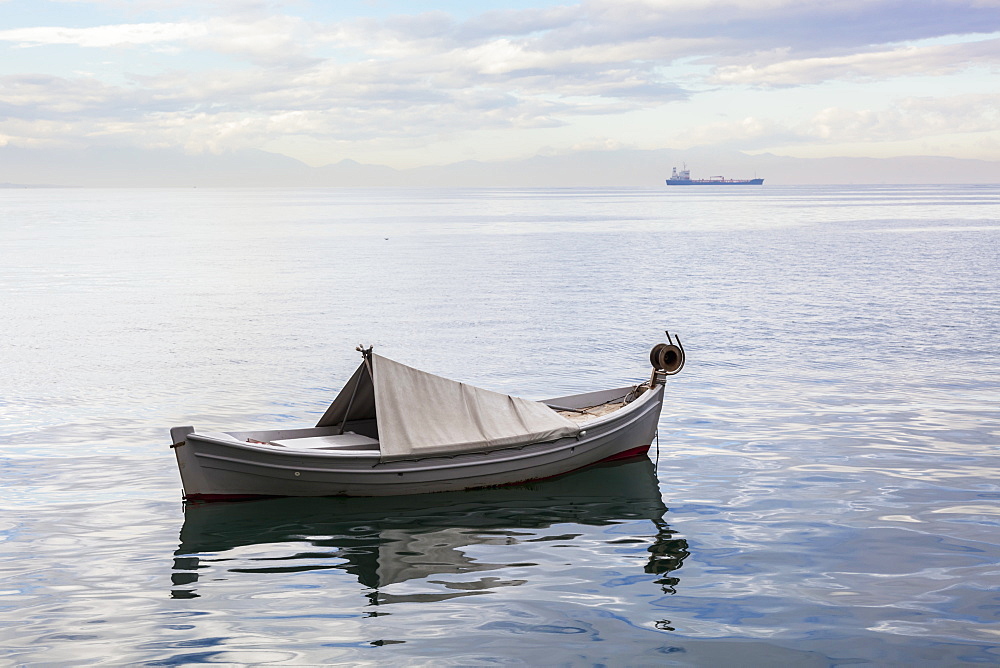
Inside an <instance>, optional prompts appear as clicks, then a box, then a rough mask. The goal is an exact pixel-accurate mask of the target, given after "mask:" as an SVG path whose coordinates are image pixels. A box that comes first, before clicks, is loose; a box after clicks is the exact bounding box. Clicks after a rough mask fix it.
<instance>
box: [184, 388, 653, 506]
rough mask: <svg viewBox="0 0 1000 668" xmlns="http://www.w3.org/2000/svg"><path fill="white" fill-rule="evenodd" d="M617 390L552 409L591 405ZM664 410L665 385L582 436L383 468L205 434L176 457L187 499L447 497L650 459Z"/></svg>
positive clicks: (355, 454)
mask: <svg viewBox="0 0 1000 668" xmlns="http://www.w3.org/2000/svg"><path fill="white" fill-rule="evenodd" d="M626 389H627V388H626ZM617 391H618V390H609V391H607V393H604V392H598V393H590V394H585V395H574V396H571V397H561V398H559V399H553V400H551V402H550V403H553V404H557V405H560V406H568V407H583V406H586V405H588V403H587V402H588V401H591V400H593V398H595V397H598V396H600V395H603V394H610V393H614V392H617ZM662 404H663V386H662V385H659V386H657V387H655V388H653V389H651V390H649V391H647V392H645V393H643V394H642V395H641V396H639V397H638V398H637V399H636V400H634V401H633V402H632V403H630V404H628V405H627V406H625V407H624V408H622V409H620V410H618V411H616V412H614V413H612V414H610V415H608V416H606V417H605V418H599V419H597V420H594V421H592V422H588V423H586V424H585V425H584V428H585V430H584V431H583V432H582V433H581V434H580V435H579V436H577V437H569V438H562V439H559V440H555V441H549V442H546V443H532V444H529V445H523V446H519V447H512V448H504V449H498V450H492V451H486V452H475V453H466V454H460V455H453V456H435V457H422V458H417V459H406V460H399V461H389V462H383V461H380V459H379V456H378V453H377V452H375V451H347V452H330V451H311V452H310V451H301V450H293V449H282V448H278V447H274V446H270V445H267V444H263V443H261V444H256V443H246V442H241V441H239V440H236V439H233V438H225V435H219V436H220V437H214V436H212V435H206V434H197V433H188V434H187V435H186V436H185V438H184V440H183V441H180V442H178V443H175V445H174V452H175V454H176V456H177V463H178V466H179V469H180V472H181V480H182V483H183V486H184V497H185V498H187V499H201V500H216V499H233V498H252V497H260V496H397V495H404V494H421V493H430V492H447V491H457V490H464V489H475V488H482V487H494V486H502V485H513V484H517V483H522V482H527V481H532V480H542V479H546V478H552V477H555V476H558V475H562V474H564V473H568V472H570V471H574V470H577V469H581V468H584V467H587V466H590V465H592V464H596V463H598V462H602V461H609V460H614V459H621V458H627V457H632V456H637V455H641V454H644V453H645V452H646V451H647V450H648V449H649V446H650V444H651V443H652V440H653V437H654V435H655V434H656V428H657V423H658V422H659V417H660V410H661V408H662ZM276 433H277V432H276Z"/></svg>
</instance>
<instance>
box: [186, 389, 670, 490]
mask: <svg viewBox="0 0 1000 668" xmlns="http://www.w3.org/2000/svg"><path fill="white" fill-rule="evenodd" d="M633 387H634V386H628V387H627V388H612V389H615V390H616V389H626V390H627V389H631V388H633ZM608 391H610V390H608ZM657 391H659V392H660V393H661V395H662V393H663V391H664V386H663V385H659V386H657V387H655V388H653V389H652V390H647V391H646V392H643V393H642V394H641V395H639V397H637V398H636V399H635V400H634V401H632V402H630V403H628V404H625V405H624V406H622V407H621V408H620V409H618V410H616V411H612V412H611V413H608V414H607V415H603V416H600V417H598V418H596V419H594V420H592V421H588V422H584V423H581V424H580V427H581V430H580V433H579V434H578V435H576V436H566V437H563V438H559V439H555V440H552V441H540V442H535V443H523V444H520V445H514V446H506V447H498V448H494V449H490V450H474V451H469V452H459V453H451V454H436V455H426V456H422V457H413V458H406V459H394V460H389V461H383V460H382V459H381V453H380V451H378V450H298V449H295V448H290V447H287V446H285V447H282V446H270V445H267V444H264V443H261V444H257V443H245V442H241V441H238V440H232V441H229V440H223V439H217V438H212V437H211V436H202V435H200V434H198V433H197V432H192V433H190V434H188V435H187V438H188V439H191V438H193V439H194V440H197V441H202V442H206V443H209V444H213V445H222V446H225V447H228V448H231V449H233V450H236V451H247V452H252V453H261V454H265V455H269V456H273V457H277V458H279V459H283V458H286V457H296V458H299V459H305V460H309V459H312V460H314V461H316V462H317V463H318V462H320V461H323V462H324V463H329V462H331V461H333V460H340V461H344V462H345V463H347V461H350V462H351V463H352V464H356V465H361V464H366V463H368V462H371V466H370V469H372V470H373V469H379V470H381V471H384V472H392V473H408V472H410V473H413V472H418V471H428V470H448V469H460V468H466V467H470V466H479V465H482V464H483V463H486V462H484V458H488V460H489V462H490V463H506V462H513V461H518V460H522V459H530V458H533V457H539V456H543V455H548V454H553V453H558V452H562V451H564V450H572V449H575V448H577V447H581V446H583V445H586V444H587V443H588V442H591V441H594V440H595V439H597V438H599V437H600V436H603V435H605V434H606V433H607V431H606V430H604V429H603V428H605V427H607V426H609V425H611V424H612V423H616V422H621V423H622V425H624V424H626V423H630V422H632V421H634V420H637V419H640V418H641V417H642V416H644V415H645V414H646V412H647V411H648V409H649V407H650V404H651V403H652V402H653V401H654V399H652V397H654V396H655V395H656V392H657ZM584 394H591V393H589V392H586V393H580V394H579V395H568V396H567V397H560V398H561V399H567V398H570V397H572V396H582V395H584ZM661 398H662V397H661ZM593 429H601V433H599V434H589V433H588V431H590V430H593ZM274 431H278V430H274ZM223 433H225V432H223ZM526 448H533V449H534V450H533V451H532V452H527V453H525V452H517V454H515V455H513V456H506V457H502V456H497V455H498V453H502V452H506V451H523V450H524V449H526ZM194 455H195V456H196V457H199V458H204V459H215V460H219V461H229V462H234V463H240V464H251V465H255V466H262V467H266V468H276V469H288V470H296V471H310V472H321V473H331V472H344V473H358V472H359V471H363V470H365V469H361V468H355V467H349V468H345V469H341V470H338V469H335V468H330V467H328V466H325V467H323V468H311V467H303V466H294V465H288V464H280V463H270V462H261V461H252V460H249V461H248V460H246V459H239V458H234V457H226V456H224V455H220V454H212V453H204V452H195V453H194ZM470 458H475V461H468V459H470ZM459 459H461V461H456V460H459ZM345 460H347V461H345ZM414 462H432V464H430V465H429V466H428V465H424V466H417V467H413V466H411V467H403V466H400V465H401V464H406V463H410V464H412V463H414Z"/></svg>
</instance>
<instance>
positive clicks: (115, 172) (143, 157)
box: [0, 146, 1000, 188]
mask: <svg viewBox="0 0 1000 668" xmlns="http://www.w3.org/2000/svg"><path fill="white" fill-rule="evenodd" d="M685 163H686V164H687V166H688V167H689V168H690V169H691V175H692V177H693V178H707V177H710V176H716V175H722V176H725V177H727V178H751V177H753V176H759V177H763V178H764V184H765V187H766V186H768V185H798V184H851V183H854V184H880V183H885V184H917V183H951V184H957V183H1000V161H984V160H963V159H957V158H941V157H931V156H928V157H902V158H821V159H804V158H788V157H782V156H776V155H771V154H762V155H747V154H744V153H739V152H721V151H715V150H710V149H697V150H688V151H680V150H672V149H661V150H652V151H639V150H620V151H590V152H580V153H572V154H565V155H554V156H536V157H533V158H527V159H523V160H510V161H504V162H477V161H466V162H459V163H453V164H449V165H440V166H428V167H417V168H413V169H401V170H399V169H393V168H391V167H386V166H383V165H365V164H360V163H358V162H355V161H353V160H342V161H340V162H337V163H335V164H330V165H326V166H323V167H312V166H310V165H307V164H305V163H303V162H300V161H298V160H295V159H293V158H289V157H287V156H284V155H280V154H277V153H268V152H266V151H259V150H244V151H236V152H232V153H223V154H209V153H205V154H200V155H188V154H185V153H183V152H181V151H175V150H169V149H148V150H145V149H122V148H87V149H77V150H71V149H25V148H19V147H14V146H4V147H0V187H24V186H75V187H234V186H248V187H268V186H283V187H294V186H301V187H314V186H324V187H338V186H340V187H382V186H390V187H392V186H394V187H509V188H520V187H555V188H558V187H583V186H587V187H599V186H635V187H659V186H663V187H666V186H665V185H664V179H665V178H666V177H667V176H669V174H670V170H671V168H672V167H675V166H676V167H681V165H682V164H685ZM5 182H6V183H5Z"/></svg>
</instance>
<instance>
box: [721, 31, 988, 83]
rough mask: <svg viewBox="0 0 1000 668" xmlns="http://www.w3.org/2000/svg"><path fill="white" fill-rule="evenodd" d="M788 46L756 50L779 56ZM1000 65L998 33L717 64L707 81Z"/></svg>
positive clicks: (802, 79) (881, 75)
mask: <svg viewBox="0 0 1000 668" xmlns="http://www.w3.org/2000/svg"><path fill="white" fill-rule="evenodd" d="M784 55H787V50H785V51H779V52H772V53H769V54H758V57H759V58H760V59H761V60H762V61H767V60H776V59H779V58H781V57H782V56H784ZM978 65H986V66H992V67H996V66H998V65H1000V39H996V38H994V39H986V40H980V41H976V42H966V43H961V44H950V45H934V46H925V47H916V46H903V47H899V48H894V49H890V50H886V51H872V52H864V53H854V54H849V55H844V56H834V57H828V58H805V59H789V60H778V61H777V62H770V63H767V62H764V63H763V64H760V65H756V64H750V65H735V66H726V67H720V68H718V69H717V70H716V71H715V72H714V73H713V75H712V76H711V77H710V79H709V82H710V83H715V84H740V85H756V86H794V85H807V84H816V83H821V82H823V81H829V80H834V79H852V78H867V79H889V78H893V77H900V76H926V75H945V74H951V73H954V72H957V71H960V70H963V69H966V68H969V67H973V66H978Z"/></svg>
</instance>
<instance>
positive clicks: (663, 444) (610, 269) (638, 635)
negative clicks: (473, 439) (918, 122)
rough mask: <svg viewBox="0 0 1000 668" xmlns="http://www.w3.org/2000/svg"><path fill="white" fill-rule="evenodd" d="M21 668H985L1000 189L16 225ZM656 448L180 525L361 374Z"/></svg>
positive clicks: (8, 321)
mask: <svg viewBox="0 0 1000 668" xmlns="http://www.w3.org/2000/svg"><path fill="white" fill-rule="evenodd" d="M0 305H2V308H3V318H2V319H0V455H2V456H0V469H2V486H0V540H2V542H0V578H2V579H0V663H3V664H6V665H21V664H23V665H39V664H46V665H74V666H75V665H90V664H101V663H109V664H123V663H134V664H146V665H168V664H182V663H196V662H216V663H233V664H246V663H263V664H274V665H282V664H287V665H302V664H322V663H339V664H352V663H356V664H375V663H378V664H384V665H422V664H425V665H442V664H444V665H485V664H497V663H499V664H511V665H591V664H607V665H680V666H737V665H754V666H764V665H796V666H798V665H802V666H812V665H816V666H825V665H844V664H862V665H863V664H869V665H877V666H886V665H958V664H964V663H969V664H977V663H978V664H997V663H1000V591H998V590H1000V563H998V562H1000V476H998V468H1000V355H998V353H997V344H998V341H1000V188H996V187H972V186H970V187H952V186H947V187H891V186H886V187H826V188H817V187H795V188H790V187H789V188H783V187H773V186H765V187H763V188H746V189H744V188H732V189H726V190H724V191H719V190H706V189H690V190H689V189H666V188H665V189H661V190H599V189H580V190H270V191H251V190H194V189H192V190H11V189H8V190H0ZM664 329H669V330H670V331H671V332H672V333H677V334H679V335H680V337H681V340H682V341H683V343H684V345H685V347H686V349H687V351H688V364H687V367H686V368H685V369H684V371H683V372H682V373H681V374H680V375H678V376H676V377H674V378H672V379H671V380H670V381H669V383H668V394H667V401H666V403H665V407H664V412H663V416H662V419H661V421H660V428H659V448H658V452H657V451H655V450H654V451H651V452H650V461H646V460H639V461H632V462H628V463H625V464H622V465H618V466H606V467H601V468H596V469H592V470H588V471H584V472H581V473H578V474H576V475H573V476H569V477H566V478H563V479H559V480H554V481H550V482H546V483H540V484H535V485H530V486H526V487H518V488H511V489H501V490H489V491H484V492H468V493H459V494H442V495H428V496H424V497H413V498H408V499H395V500H393V499H389V500H380V501H377V502H373V501H366V500H344V499H339V500H338V499H320V500H308V501H304V500H297V499H283V500H267V501H255V502H247V503H235V504H203V505H193V506H188V507H186V508H185V506H184V505H183V504H182V502H181V500H180V481H179V478H178V475H177V472H176V465H175V463H174V461H173V456H172V453H171V451H170V449H169V448H168V445H169V437H168V429H169V428H170V427H171V426H175V425H182V424H194V425H196V426H197V427H199V428H203V429H210V430H224V429H236V428H242V429H250V428H256V427H261V428H263V427H268V426H307V425H310V424H312V423H313V422H315V420H316V419H317V417H318V415H320V414H321V413H322V411H323V410H324V409H325V407H326V405H327V403H328V402H329V401H330V400H331V399H332V397H333V396H334V394H335V393H336V392H337V391H338V390H339V388H340V386H341V384H342V383H343V382H344V381H345V380H346V378H347V377H348V376H349V374H350V373H351V372H352V371H353V369H354V368H355V366H356V364H357V361H358V359H357V353H356V352H354V347H355V345H357V344H358V343H365V344H374V345H375V348H376V350H377V351H379V352H380V353H382V354H384V355H387V356H390V357H393V358H395V359H398V360H399V361H401V362H404V363H407V364H410V365H413V366H417V367H420V368H423V369H426V370H428V371H431V372H434V373H439V374H442V375H445V376H449V377H452V378H455V379H458V380H463V381H467V382H470V383H474V384H478V385H481V386H485V387H488V388H491V389H496V390H501V391H506V392H511V393H515V394H519V395H521V396H526V397H530V398H541V397H545V396H558V395H560V394H566V393H570V392H574V391H585V390H590V389H599V388H603V387H608V386H620V385H623V384H626V383H628V382H632V381H635V380H639V379H642V378H644V377H645V376H647V374H648V372H647V366H648V362H647V360H646V356H647V351H648V349H649V348H650V347H651V346H652V345H653V344H654V343H656V342H657V341H660V340H662V339H663V330H664Z"/></svg>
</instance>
